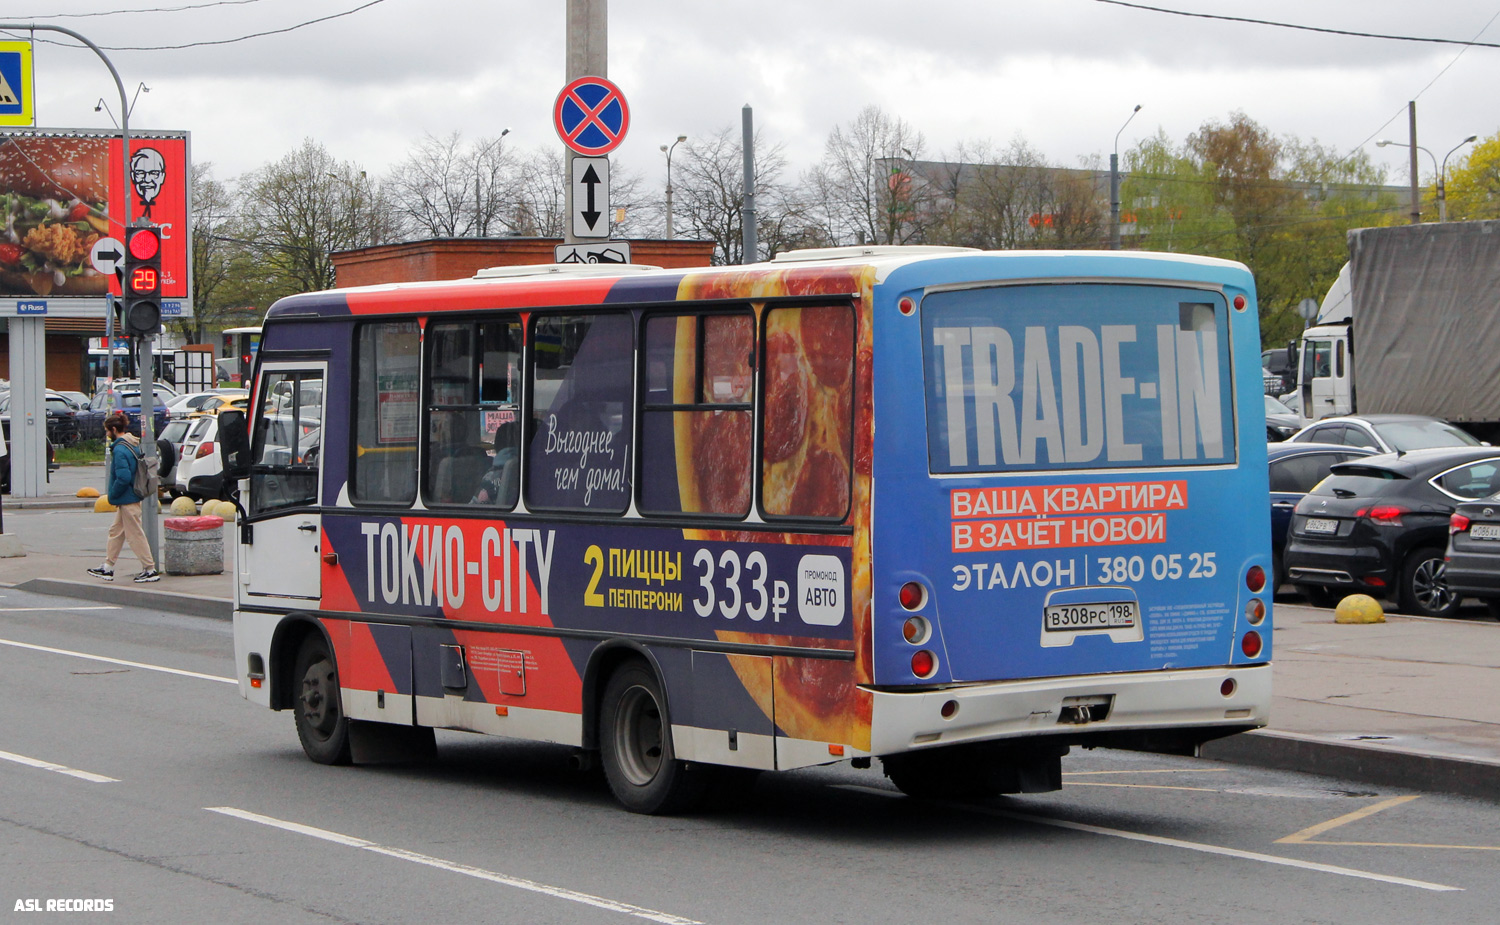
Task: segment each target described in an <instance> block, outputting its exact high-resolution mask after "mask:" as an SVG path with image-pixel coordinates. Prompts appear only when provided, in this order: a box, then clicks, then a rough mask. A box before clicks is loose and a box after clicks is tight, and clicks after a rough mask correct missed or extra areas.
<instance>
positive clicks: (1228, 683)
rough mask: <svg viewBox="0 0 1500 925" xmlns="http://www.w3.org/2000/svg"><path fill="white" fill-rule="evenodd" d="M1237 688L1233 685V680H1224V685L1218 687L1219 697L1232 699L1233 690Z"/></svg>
mask: <svg viewBox="0 0 1500 925" xmlns="http://www.w3.org/2000/svg"><path fill="white" fill-rule="evenodd" d="M1238 686H1239V685H1237V684H1235V683H1234V678H1225V679H1224V683H1223V684H1220V685H1219V696H1221V697H1233V696H1234V691H1235V688H1237V687H1238Z"/></svg>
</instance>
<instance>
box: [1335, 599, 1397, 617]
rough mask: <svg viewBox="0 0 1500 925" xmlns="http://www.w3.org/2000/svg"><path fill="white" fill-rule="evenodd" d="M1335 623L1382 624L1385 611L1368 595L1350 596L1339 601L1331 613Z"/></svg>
mask: <svg viewBox="0 0 1500 925" xmlns="http://www.w3.org/2000/svg"><path fill="white" fill-rule="evenodd" d="M1333 621H1334V622H1335V623H1384V622H1385V611H1384V610H1383V609H1381V607H1380V602H1379V601H1377V600H1375V598H1373V597H1371V596H1370V595H1368V594H1351V595H1349V596H1348V597H1346V598H1344V599H1343V600H1341V601H1339V605H1338V607H1336V608H1335V609H1334V611H1333Z"/></svg>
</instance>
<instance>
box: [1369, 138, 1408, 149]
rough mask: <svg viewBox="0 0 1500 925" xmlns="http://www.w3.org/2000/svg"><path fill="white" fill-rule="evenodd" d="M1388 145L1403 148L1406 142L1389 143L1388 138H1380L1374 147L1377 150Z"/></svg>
mask: <svg viewBox="0 0 1500 925" xmlns="http://www.w3.org/2000/svg"><path fill="white" fill-rule="evenodd" d="M1390 145H1401V146H1403V147H1404V146H1405V145H1406V142H1404V141H1391V140H1390V139H1389V138H1382V139H1380V140H1379V141H1377V142H1375V147H1377V148H1385V147H1389V146H1390Z"/></svg>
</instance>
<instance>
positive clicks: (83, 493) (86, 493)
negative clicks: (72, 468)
mask: <svg viewBox="0 0 1500 925" xmlns="http://www.w3.org/2000/svg"><path fill="white" fill-rule="evenodd" d="M73 497H75V498H97V497H99V489H97V488H88V487H84V488H80V489H78V493H77V494H76V495H74V496H73Z"/></svg>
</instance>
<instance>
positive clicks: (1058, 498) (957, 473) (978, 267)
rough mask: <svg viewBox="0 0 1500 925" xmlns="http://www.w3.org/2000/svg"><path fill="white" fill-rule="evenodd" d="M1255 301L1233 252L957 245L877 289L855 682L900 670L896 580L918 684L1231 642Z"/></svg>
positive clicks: (1206, 655) (1248, 489) (1122, 662)
mask: <svg viewBox="0 0 1500 925" xmlns="http://www.w3.org/2000/svg"><path fill="white" fill-rule="evenodd" d="M1130 277H1135V278H1136V279H1137V280H1138V282H1131V281H1130V280H1129V278H1130ZM976 279H980V280H994V281H996V282H995V284H993V285H984V286H975V285H974V283H973V280H976ZM1007 279H1014V280H1016V281H1017V282H1016V283H1015V284H1012V285H1005V284H1004V282H1005V281H1006V280H1007ZM1178 280H1180V281H1181V282H1180V283H1179V282H1176V281H1178ZM1164 281H1172V282H1164ZM1237 295H1240V296H1243V297H1244V300H1245V301H1244V302H1243V303H1242V304H1244V305H1245V308H1244V309H1235V308H1233V307H1232V303H1233V301H1234V299H1235V296H1237ZM903 297H907V298H911V299H913V300H914V301H916V302H917V303H918V304H919V305H920V306H921V309H920V312H918V313H915V314H913V315H909V316H908V315H903V314H902V313H901V312H899V311H897V310H896V302H897V300H898V299H900V298H903ZM1254 304H1255V303H1254V290H1253V283H1252V281H1251V278H1250V275H1249V274H1248V272H1246V271H1244V269H1243V268H1239V267H1235V266H1233V265H1230V264H1227V263H1220V262H1208V261H1203V262H1194V261H1190V260H1180V259H1176V258H1172V257H1163V258H1160V259H1156V258H1151V257H1147V256H1145V255H1128V256H1110V255H1078V256H1073V255H1037V256H1035V257H1028V256H1022V255H1006V256H1004V257H998V258H996V257H981V256H976V257H973V258H964V259H955V260H951V261H944V262H942V263H932V264H926V265H915V266H911V267H907V268H902V269H899V270H896V271H893V272H892V273H891V274H890V276H889V277H888V278H887V280H886V281H885V283H884V284H883V285H881V286H878V287H877V289H876V292H875V305H874V315H875V317H876V319H877V323H876V330H875V351H874V356H875V371H874V380H875V394H874V406H875V413H876V420H877V425H876V428H875V446H874V499H873V506H874V521H873V537H872V544H871V545H872V549H873V557H874V563H873V569H872V571H873V574H874V584H873V587H872V601H871V623H872V651H873V656H874V670H875V681H876V683H877V684H903V683H905V684H911V683H917V681H918V679H916V678H914V677H913V675H912V673H911V658H912V654H913V652H914V651H915V650H916V647H914V645H913V644H912V643H909V642H907V641H906V639H905V638H904V637H903V635H902V627H903V624H904V623H905V622H906V620H907V618H909V617H910V616H911V615H912V613H911V612H910V611H908V610H906V609H905V608H903V607H901V606H900V604H899V602H898V592H899V589H900V588H901V586H902V584H903V583H905V582H908V581H915V582H917V583H919V584H921V585H922V586H923V587H924V588H925V589H926V592H927V593H926V596H925V599H924V600H923V601H922V602H921V605H920V606H919V607H918V608H917V611H918V613H919V614H920V615H921V616H923V617H925V618H927V620H928V621H929V623H930V627H931V629H930V633H929V634H928V635H926V636H925V637H924V636H921V635H919V637H918V640H919V641H918V644H917V647H921V648H926V649H929V650H931V651H932V652H933V653H934V654H935V655H936V656H937V663H938V668H937V669H936V671H935V672H934V673H933V674H932V676H931V677H929V678H927V679H925V680H927V681H928V682H929V683H942V682H948V681H990V680H1010V679H1023V678H1041V677H1056V676H1064V675H1081V674H1103V673H1111V672H1127V671H1148V670H1160V669H1174V668H1194V667H1206V666H1219V665H1231V664H1245V663H1248V662H1249V661H1250V659H1247V658H1245V657H1244V656H1243V655H1242V653H1241V650H1240V645H1239V642H1240V639H1241V637H1242V636H1243V635H1244V633H1246V632H1247V631H1249V630H1251V629H1252V627H1251V626H1250V625H1249V624H1248V623H1247V618H1246V606H1247V604H1248V603H1249V601H1250V598H1251V597H1252V595H1251V592H1250V591H1249V590H1248V588H1247V581H1246V573H1247V570H1248V569H1249V568H1250V567H1251V566H1252V565H1259V566H1260V567H1261V568H1262V569H1267V570H1269V568H1270V540H1269V504H1268V501H1267V499H1268V497H1269V494H1268V491H1269V489H1268V485H1267V473H1266V455H1265V442H1264V426H1263V425H1264V409H1263V405H1262V402H1261V398H1260V391H1261V385H1260V377H1259V373H1258V368H1259V357H1258V354H1259V349H1260V343H1259V331H1258V325H1257V318H1256V311H1255V307H1254ZM916 383H921V384H922V385H921V392H920V394H921V395H922V398H921V399H920V400H915V394H916V389H915V388H914V386H915V384H916ZM1236 397H1238V398H1239V399H1240V401H1239V403H1238V406H1237V405H1236V401H1235V399H1236ZM1258 596H1259V597H1260V598H1261V599H1262V600H1263V601H1265V602H1266V604H1267V605H1269V603H1270V595H1269V594H1266V593H1262V594H1260V595H1258ZM1269 626H1270V624H1269V622H1266V623H1263V624H1261V625H1259V626H1258V627H1255V629H1257V631H1258V632H1259V633H1260V635H1261V636H1262V638H1263V639H1264V641H1265V642H1266V643H1267V647H1266V649H1265V651H1263V652H1262V653H1260V654H1259V655H1258V657H1257V658H1256V659H1255V661H1257V662H1261V661H1265V660H1267V659H1269V657H1270V651H1269V641H1270V630H1269Z"/></svg>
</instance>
